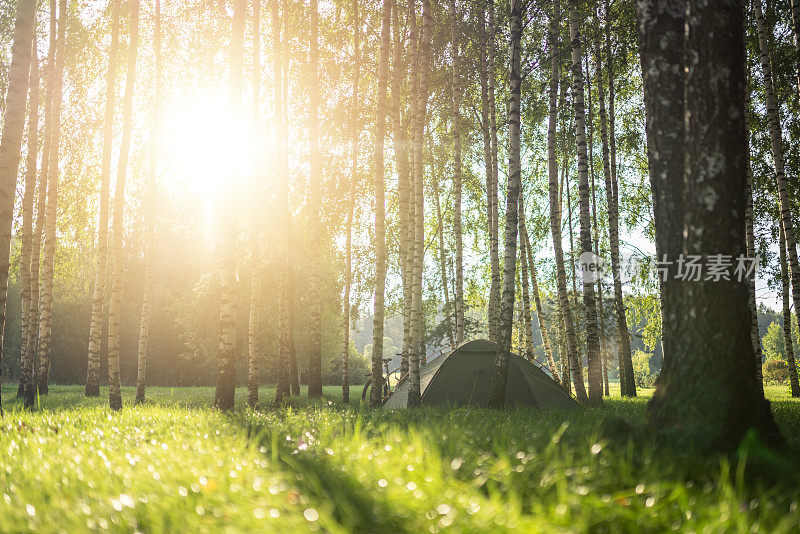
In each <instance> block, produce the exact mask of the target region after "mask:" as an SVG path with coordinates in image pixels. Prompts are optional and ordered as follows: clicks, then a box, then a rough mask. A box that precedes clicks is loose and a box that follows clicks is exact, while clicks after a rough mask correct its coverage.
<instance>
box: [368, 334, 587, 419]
mask: <svg viewBox="0 0 800 534" xmlns="http://www.w3.org/2000/svg"><path fill="white" fill-rule="evenodd" d="M495 350H496V345H495V344H494V343H492V342H490V341H486V340H483V339H479V340H475V341H468V342H466V343H462V344H461V345H460V346H458V347H457V348H456V349H454V350H453V351H452V352H450V353H449V354H443V355H441V356H439V357H438V358H435V359H433V360H431V361H429V362H427V363H426V364H425V365H423V366H422V367H421V368H420V370H419V373H420V394H421V397H422V399H421V403H422V404H423V405H428V406H437V405H438V406H441V405H446V406H486V404H487V400H488V398H489V384H490V382H491V380H492V373H493V372H494V354H495ZM408 386H409V381H408V379H407V378H403V379H402V380H401V381H400V382H399V383H398V384H397V386H396V387H395V388H394V390H392V392H391V393H390V394H389V396H388V397H386V400H385V401H384V403H383V406H384V408H406V407H407V406H408ZM506 405H507V406H532V407H535V408H574V407H577V406H578V403H577V402H575V400H574V399H573V398H572V397H570V395H569V394H568V393H567V392H566V391H564V389H563V388H562V387H561V386H559V385H558V383H557V382H556V381H555V380H553V379H552V378H550V376H549V375H548V374H547V373H546V372H544V371H543V370H542V369H540V368H539V367H537V366H536V365H534V364H532V363H531V362H529V361H528V360H525V359H524V358H520V357H519V356H517V355H515V354H511V357H510V358H509V360H508V380H507V382H506Z"/></svg>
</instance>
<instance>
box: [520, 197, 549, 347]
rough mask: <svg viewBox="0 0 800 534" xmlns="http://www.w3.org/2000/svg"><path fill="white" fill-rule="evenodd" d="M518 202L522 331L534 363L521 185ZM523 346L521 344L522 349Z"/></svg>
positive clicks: (526, 236)
mask: <svg viewBox="0 0 800 534" xmlns="http://www.w3.org/2000/svg"><path fill="white" fill-rule="evenodd" d="M517 202H518V203H519V207H518V210H519V249H520V254H519V265H520V270H522V273H521V274H522V276H521V278H522V280H521V282H522V284H521V285H522V323H523V325H522V329H523V330H524V334H525V336H524V339H525V343H524V347H525V357H526V358H528V360H530V361H534V360H535V358H536V355H535V354H534V352H533V314H532V313H531V292H530V282H529V279H528V248H527V242H528V230H527V228H526V226H525V192H524V190H523V188H522V185H520V188H519V199H518V200H517ZM540 330H541V327H540ZM545 335H546V334H544V331H542V339H544V336H545ZM522 346H523V345H522V344H521V345H520V347H522Z"/></svg>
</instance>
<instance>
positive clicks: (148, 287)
mask: <svg viewBox="0 0 800 534" xmlns="http://www.w3.org/2000/svg"><path fill="white" fill-rule="evenodd" d="M155 17H156V21H155V31H154V35H153V49H154V52H155V63H156V71H155V77H156V79H155V91H154V94H153V116H152V118H151V119H150V120H151V122H150V128H151V130H150V169H149V176H148V179H147V191H146V193H145V201H144V204H145V257H144V262H145V267H144V268H145V271H144V292H143V297H142V315H141V318H140V321H139V350H138V355H137V370H136V403H137V404H138V403H142V402H144V391H145V384H146V382H147V341H148V339H149V337H150V308H151V300H152V293H153V261H154V258H153V249H154V247H155V222H156V217H155V203H156V180H157V177H156V169H157V162H158V155H159V154H158V133H159V126H160V111H161V1H160V0H156V2H155Z"/></svg>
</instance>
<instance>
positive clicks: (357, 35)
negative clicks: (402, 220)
mask: <svg viewBox="0 0 800 534" xmlns="http://www.w3.org/2000/svg"><path fill="white" fill-rule="evenodd" d="M360 24H361V23H360V22H359V13H358V0H353V57H354V59H355V65H354V67H353V102H352V111H351V115H350V150H351V152H350V154H351V156H350V157H351V160H350V161H351V163H350V182H349V184H348V187H347V191H348V198H347V223H346V224H347V230H346V231H345V232H346V240H347V242H346V245H345V271H344V297H343V298H342V402H344V403H345V404H347V403H348V402H350V286H351V285H352V283H353V208H354V206H355V202H356V190H357V186H356V184H357V183H358V132H359V129H358V110H359V108H358V82H359V78H360V77H361V42H360V39H361V27H360ZM395 31H397V30H395ZM392 92H394V89H393V91H392ZM393 96H394V95H393ZM401 209H402V206H401ZM400 231H401V233H402V229H401V230H400ZM401 239H402V238H401ZM401 261H402V254H401Z"/></svg>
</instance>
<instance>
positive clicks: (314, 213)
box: [308, 0, 322, 398]
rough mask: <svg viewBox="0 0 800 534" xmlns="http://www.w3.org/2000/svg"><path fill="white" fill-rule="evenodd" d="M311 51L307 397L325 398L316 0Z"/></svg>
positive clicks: (313, 3) (311, 18)
mask: <svg viewBox="0 0 800 534" xmlns="http://www.w3.org/2000/svg"><path fill="white" fill-rule="evenodd" d="M310 15H311V16H310V22H311V50H310V52H309V65H308V68H309V70H310V72H309V78H310V81H311V87H310V98H309V104H310V108H309V128H308V138H309V143H310V147H309V171H310V180H309V188H310V190H309V210H310V215H309V216H310V218H311V221H310V223H311V243H310V245H311V247H310V248H311V261H310V262H309V296H310V301H309V310H308V312H309V349H308V350H309V352H308V396H309V398H321V397H322V332H321V330H320V328H321V325H322V302H321V296H320V295H321V293H320V274H321V273H320V264H321V257H322V248H321V237H322V222H321V220H320V209H321V204H322V158H321V156H320V149H319V72H318V71H319V67H318V65H319V43H318V36H319V11H318V8H317V0H311V14H310Z"/></svg>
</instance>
